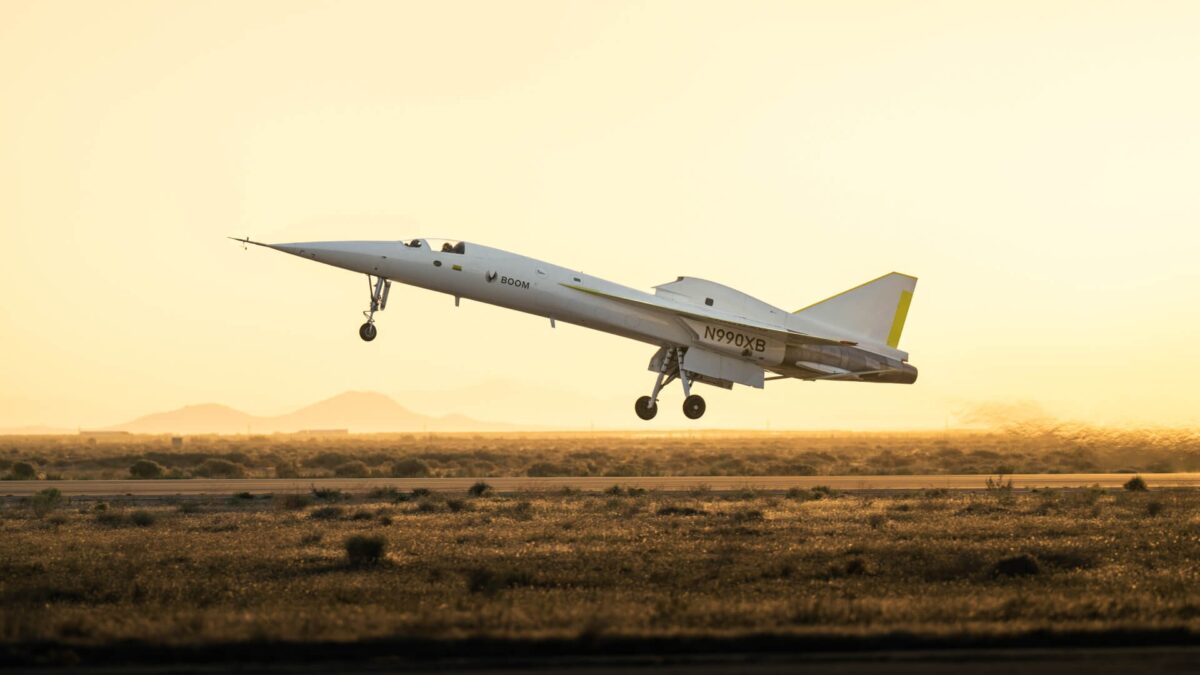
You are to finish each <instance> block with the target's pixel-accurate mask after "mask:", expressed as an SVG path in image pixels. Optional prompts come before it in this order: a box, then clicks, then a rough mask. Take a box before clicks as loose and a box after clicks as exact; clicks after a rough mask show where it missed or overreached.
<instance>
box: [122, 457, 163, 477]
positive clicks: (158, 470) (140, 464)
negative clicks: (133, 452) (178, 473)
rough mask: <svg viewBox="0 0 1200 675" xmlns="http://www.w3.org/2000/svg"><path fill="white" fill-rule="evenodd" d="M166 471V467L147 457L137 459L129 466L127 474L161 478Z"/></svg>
mask: <svg viewBox="0 0 1200 675" xmlns="http://www.w3.org/2000/svg"><path fill="white" fill-rule="evenodd" d="M166 472H167V469H166V467H164V466H163V465H162V464H159V463H158V462H154V461H151V460H149V459H139V460H138V461H136V462H134V463H133V466H131V467H129V475H130V476H131V477H133V478H138V479H143V480H145V479H150V478H162V477H163V474H165V473H166Z"/></svg>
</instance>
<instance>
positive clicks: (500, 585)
mask: <svg viewBox="0 0 1200 675" xmlns="http://www.w3.org/2000/svg"><path fill="white" fill-rule="evenodd" d="M466 577H467V578H466V581H467V590H468V591H470V592H471V593H479V594H482V595H494V594H496V593H498V592H500V591H502V590H504V589H506V588H514V587H516V586H529V585H531V584H532V583H533V578H532V577H531V576H530V575H529V573H527V572H522V571H507V570H506V571H500V572H497V571H494V570H490V569H488V568H486V567H474V568H471V569H469V570H467V573H466Z"/></svg>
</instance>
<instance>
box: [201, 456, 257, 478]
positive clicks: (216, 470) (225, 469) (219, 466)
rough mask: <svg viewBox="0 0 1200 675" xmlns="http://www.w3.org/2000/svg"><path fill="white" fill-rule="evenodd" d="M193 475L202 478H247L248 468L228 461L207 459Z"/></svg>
mask: <svg viewBox="0 0 1200 675" xmlns="http://www.w3.org/2000/svg"><path fill="white" fill-rule="evenodd" d="M192 473H194V474H196V475H197V476H200V477H202V478H245V477H246V467H244V466H242V465H241V464H235V463H234V462H231V461H229V460H227V459H206V460H204V461H203V462H201V463H200V465H199V466H197V467H196V468H194V469H192Z"/></svg>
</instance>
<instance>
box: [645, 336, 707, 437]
mask: <svg viewBox="0 0 1200 675" xmlns="http://www.w3.org/2000/svg"><path fill="white" fill-rule="evenodd" d="M682 363H683V350H682V349H680V348H678V347H673V348H671V349H664V350H663V352H662V353H661V362H660V365H659V369H658V379H657V380H655V382H654V391H653V392H651V394H650V395H649V396H642V397H641V398H639V399H638V400H637V401H636V402H635V403H634V404H633V411H634V412H635V413H637V416H638V417H640V418H642V419H644V420H652V419H654V416H655V415H657V414H658V393H659V392H660V391H662V389H663V387H665V386H667V385H668V384H670V383H671V382H673V381H675V380H676V379H678V380H679V382H680V383H681V384H683V395H684V399H683V414H684V415H686V416H687V418H688V419H692V420H698V419H700V418H701V417H702V416H703V415H704V410H705V409H706V408H707V406H706V405H705V404H704V398H703V397H702V396H700V395H699V394H693V393H692V376H691V374H690V373H688V371H686V370H684V369H683V367H682Z"/></svg>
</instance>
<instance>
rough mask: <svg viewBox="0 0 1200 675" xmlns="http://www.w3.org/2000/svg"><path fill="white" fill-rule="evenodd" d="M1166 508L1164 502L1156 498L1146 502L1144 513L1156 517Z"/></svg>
mask: <svg viewBox="0 0 1200 675" xmlns="http://www.w3.org/2000/svg"><path fill="white" fill-rule="evenodd" d="M1166 508H1167V506H1166V504H1163V503H1162V502H1160V501H1158V500H1157V499H1156V500H1154V501H1152V502H1149V503H1148V504H1146V515H1148V516H1150V517H1151V518H1154V517H1157V516H1159V515H1161V514H1162V512H1163V511H1164V510H1165V509H1166Z"/></svg>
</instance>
